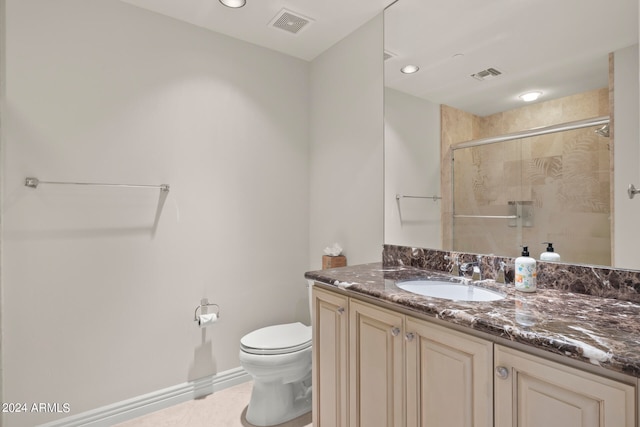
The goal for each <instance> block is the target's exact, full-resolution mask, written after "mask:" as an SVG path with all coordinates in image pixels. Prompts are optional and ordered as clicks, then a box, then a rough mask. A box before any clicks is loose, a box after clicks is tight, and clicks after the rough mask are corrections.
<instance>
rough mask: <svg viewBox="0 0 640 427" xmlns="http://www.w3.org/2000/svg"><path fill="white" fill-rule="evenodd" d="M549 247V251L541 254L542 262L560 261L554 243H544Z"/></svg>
mask: <svg viewBox="0 0 640 427" xmlns="http://www.w3.org/2000/svg"><path fill="white" fill-rule="evenodd" d="M542 243H543V244H545V245H547V250H546V251H545V252H542V253H541V254H540V261H555V262H559V261H560V254H559V253H557V252H555V251H554V250H553V243H551V242H542Z"/></svg>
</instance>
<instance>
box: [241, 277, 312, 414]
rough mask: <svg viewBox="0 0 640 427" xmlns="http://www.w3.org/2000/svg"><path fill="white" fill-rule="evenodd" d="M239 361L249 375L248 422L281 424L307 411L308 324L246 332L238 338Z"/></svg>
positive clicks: (309, 405) (285, 325)
mask: <svg viewBox="0 0 640 427" xmlns="http://www.w3.org/2000/svg"><path fill="white" fill-rule="evenodd" d="M310 292H311V286H309V293H310ZM240 364H241V365H242V367H243V368H244V370H245V371H247V373H249V375H251V377H252V378H253V390H252V391H251V400H250V401H249V407H248V408H247V413H246V418H247V421H248V422H250V423H251V424H253V425H256V426H272V425H276V424H281V423H284V422H286V421H289V420H291V419H293V418H296V417H299V416H300V415H303V414H305V413H307V412H309V411H310V410H311V326H306V325H304V324H302V323H300V322H295V323H287V324H282V325H273V326H267V327H264V328H261V329H257V330H255V331H253V332H250V333H248V334H247V335H245V336H244V337H242V339H241V340H240Z"/></svg>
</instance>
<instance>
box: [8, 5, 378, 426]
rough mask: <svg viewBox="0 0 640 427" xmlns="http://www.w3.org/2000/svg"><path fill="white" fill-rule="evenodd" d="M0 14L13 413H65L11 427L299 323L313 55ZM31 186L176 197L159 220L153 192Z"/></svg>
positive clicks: (180, 375) (37, 10) (172, 381)
mask: <svg viewBox="0 0 640 427" xmlns="http://www.w3.org/2000/svg"><path fill="white" fill-rule="evenodd" d="M6 21H7V27H6V62H7V64H6V67H7V74H6V85H7V89H6V112H5V113H6V114H5V115H4V117H3V146H2V150H3V152H4V163H3V166H2V180H3V197H4V206H3V218H2V225H3V232H4V236H3V238H4V241H3V246H4V247H3V250H2V284H3V301H2V304H3V305H2V325H3V334H4V335H3V342H2V357H3V366H4V374H5V375H4V396H3V401H5V402H61V403H62V402H65V403H69V404H70V407H71V413H70V414H50V415H37V414H30V415H23V414H21V415H15V416H6V417H5V419H4V421H5V424H6V425H9V426H12V427H20V426H31V425H35V424H37V423H41V422H44V421H45V420H48V419H51V418H56V417H61V416H69V415H73V414H77V413H79V412H83V411H86V410H89V409H92V408H96V407H100V406H103V405H107V404H111V403H113V402H118V401H121V400H124V399H127V398H131V397H134V396H138V395H141V394H145V393H148V392H151V391H155V390H159V389H162V388H165V387H169V386H173V385H176V384H181V383H184V382H187V381H190V380H194V379H196V378H201V377H206V376H208V375H211V374H215V373H217V372H221V371H224V370H228V369H230V368H235V367H238V366H239V361H238V350H239V339H240V337H241V336H242V335H243V334H245V333H246V332H248V331H250V330H252V329H255V328H257V327H260V326H266V325H267V324H272V323H277V322H287V321H295V320H305V319H308V314H307V294H306V287H305V284H306V282H305V281H304V278H303V273H304V271H306V270H308V265H309V260H308V252H307V248H308V247H309V195H308V190H309V180H308V169H309V167H308V164H309V160H308V159H309V149H308V135H309V126H308V120H309V109H308V106H309V81H308V79H309V64H308V63H306V62H303V61H300V60H297V59H293V58H291V57H288V56H284V55H281V54H278V53H275V52H273V51H270V50H266V49H262V48H258V47H256V46H252V45H249V44H247V43H244V42H240V41H237V40H234V39H231V38H227V37H223V36H219V35H216V34H214V33H211V32H209V31H206V30H204V29H199V28H197V27H195V26H192V25H189V24H184V23H181V22H179V21H176V20H172V19H169V18H166V17H163V16H161V15H156V14H153V13H151V12H148V11H144V10H142V9H138V8H136V7H133V6H130V5H127V4H125V3H122V2H119V1H113V0H92V1H84V0H59V1H55V2H52V1H49V0H6ZM380 126H381V120H380V121H379V122H378V123H376V124H375V126H374V127H377V128H379V127H380ZM357 148H358V147H356V149H357ZM376 165H378V166H379V161H376ZM369 167H372V166H369ZM27 176H36V177H38V178H40V179H43V180H59V181H86V182H116V183H142V184H161V183H167V184H170V185H171V192H170V193H169V195H168V197H167V199H166V203H165V204H164V207H163V208H162V210H161V214H160V217H159V221H158V223H157V226H154V218H155V216H156V211H157V209H156V208H157V204H158V201H159V197H158V194H159V193H158V191H157V190H148V189H123V188H85V187H77V186H44V185H43V186H41V187H40V188H38V189H36V190H34V189H30V188H27V187H25V186H24V185H23V184H24V179H25V177H27ZM367 178H368V176H367ZM379 187H380V182H376V185H375V191H376V192H378V193H381V192H380V188H379ZM372 191H373V190H372ZM354 202H355V200H354ZM375 221H378V225H379V224H381V221H380V219H379V218H378V217H376V218H375ZM378 228H379V227H378ZM362 244H363V245H369V244H370V243H369V242H367V241H365V242H362ZM202 297H208V298H209V299H210V300H211V301H212V302H215V303H218V304H219V305H220V310H221V318H220V321H219V322H218V323H217V324H216V325H214V326H213V327H211V328H208V329H207V330H206V331H204V332H203V331H201V330H200V329H198V328H197V327H196V326H195V324H194V322H193V313H194V309H195V307H196V305H197V304H198V303H199V301H200V298H202Z"/></svg>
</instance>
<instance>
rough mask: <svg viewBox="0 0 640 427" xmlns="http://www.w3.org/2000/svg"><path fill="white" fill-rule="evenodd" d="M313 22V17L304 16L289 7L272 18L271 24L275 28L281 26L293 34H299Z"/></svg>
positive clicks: (280, 27)
mask: <svg viewBox="0 0 640 427" xmlns="http://www.w3.org/2000/svg"><path fill="white" fill-rule="evenodd" d="M312 22H313V19H311V18H307V17H306V16H302V15H300V14H299V13H295V12H292V11H290V10H287V9H282V10H281V11H280V12H278V14H277V15H276V17H275V18H273V19H272V20H271V22H270V23H269V25H270V26H271V27H274V28H279V29H281V30H284V31H286V32H288V33H291V34H298V33H300V31H302V30H303V29H304V28H305V27H307V25H309V24H310V23H312Z"/></svg>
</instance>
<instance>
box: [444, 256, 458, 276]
mask: <svg viewBox="0 0 640 427" xmlns="http://www.w3.org/2000/svg"><path fill="white" fill-rule="evenodd" d="M444 259H445V260H447V261H453V265H452V266H451V274H453V275H454V276H460V275H461V273H460V261H458V256H457V255H456V256H453V257H451V256H449V255H445V256H444Z"/></svg>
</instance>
